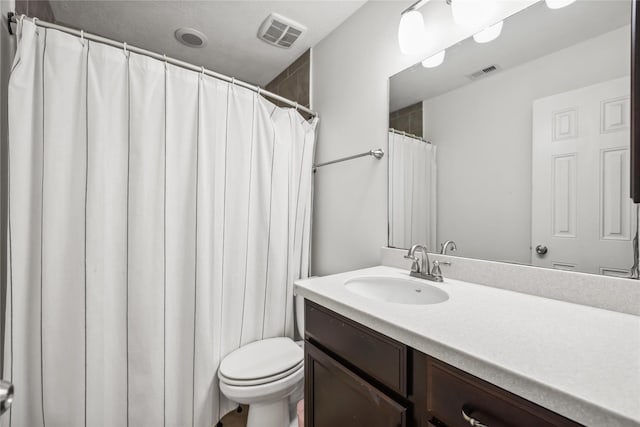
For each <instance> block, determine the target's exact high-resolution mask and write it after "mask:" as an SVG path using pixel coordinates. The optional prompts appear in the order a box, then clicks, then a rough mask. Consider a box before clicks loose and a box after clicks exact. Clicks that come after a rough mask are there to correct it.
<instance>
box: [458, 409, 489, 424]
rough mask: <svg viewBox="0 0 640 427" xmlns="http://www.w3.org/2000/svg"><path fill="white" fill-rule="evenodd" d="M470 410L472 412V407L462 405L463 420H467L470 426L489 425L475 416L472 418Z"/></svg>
mask: <svg viewBox="0 0 640 427" xmlns="http://www.w3.org/2000/svg"><path fill="white" fill-rule="evenodd" d="M472 412H473V408H472V407H471V406H469V405H462V418H464V420H465V421H466V422H468V423H469V425H470V426H473V427H489V426H487V425H486V424H482V423H481V422H480V421H478V420H476V419H475V418H473V417H472V416H471V413H472Z"/></svg>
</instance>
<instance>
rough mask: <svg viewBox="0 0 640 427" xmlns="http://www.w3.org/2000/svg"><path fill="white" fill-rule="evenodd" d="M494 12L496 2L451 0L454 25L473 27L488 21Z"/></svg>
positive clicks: (492, 0) (490, 0) (486, 0)
mask: <svg viewBox="0 0 640 427" xmlns="http://www.w3.org/2000/svg"><path fill="white" fill-rule="evenodd" d="M495 11H496V0H451V13H452V14H453V20H454V21H455V23H456V24H458V25H461V26H463V27H473V26H476V25H480V24H482V23H484V22H487V21H489V20H490V19H491V18H492V16H493V15H494V13H495Z"/></svg>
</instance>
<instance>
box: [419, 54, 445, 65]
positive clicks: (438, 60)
mask: <svg viewBox="0 0 640 427" xmlns="http://www.w3.org/2000/svg"><path fill="white" fill-rule="evenodd" d="M445 53H446V50H441V51H440V52H438V53H436V54H435V55H433V56H430V57H428V58H427V59H425V60H424V61H422V66H423V67H424V68H435V67H437V66H438V65H440V64H442V63H443V62H444V54H445Z"/></svg>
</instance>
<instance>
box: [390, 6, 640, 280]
mask: <svg viewBox="0 0 640 427" xmlns="http://www.w3.org/2000/svg"><path fill="white" fill-rule="evenodd" d="M631 6H632V5H631V1H628V0H604V1H596V0H578V1H577V2H575V3H573V4H571V5H570V6H567V7H565V8H562V9H549V8H548V7H547V5H546V4H545V2H538V3H535V4H533V5H532V6H530V7H529V8H527V9H525V10H523V11H521V12H519V13H517V14H515V15H513V16H511V17H509V18H508V19H506V20H505V21H504V25H503V28H502V33H501V35H500V36H499V37H498V38H497V39H495V40H493V41H491V42H488V43H478V42H477V41H475V40H474V38H469V39H467V40H464V41H462V42H460V43H458V44H456V45H454V46H450V47H449V48H448V49H447V50H446V55H445V58H444V61H443V62H442V63H441V64H440V65H439V66H436V67H432V68H427V67H425V66H423V65H422V64H420V63H418V64H416V65H414V66H412V67H410V68H408V69H406V70H404V71H402V72H400V73H399V74H397V75H395V76H393V77H392V78H391V80H390V100H389V102H390V108H389V111H390V116H389V127H390V129H389V157H388V158H389V199H388V200H389V206H388V208H389V246H390V247H395V248H408V247H409V246H410V245H411V244H413V243H427V245H428V247H429V249H430V250H431V251H432V252H439V251H441V249H442V246H441V245H442V244H443V243H444V242H446V241H449V240H451V241H454V242H455V247H456V249H457V250H456V251H455V252H448V254H450V255H457V256H462V257H468V258H478V259H484V260H492V261H502V262H512V263H521V264H529V265H534V266H540V267H547V268H556V269H564V270H572V271H579V272H586V273H593V274H604V275H613V276H621V277H625V276H628V275H629V274H630V268H631V267H632V265H633V263H634V253H633V246H634V245H633V238H634V236H635V233H636V229H637V222H638V221H637V220H638V218H637V211H636V206H635V205H634V204H633V202H632V200H631V198H630V120H631V112H630V108H631V107H630V87H631V83H630V67H631V55H630V52H631V46H630V44H631V26H630V24H631V13H632V7H631ZM427 65H428V64H427ZM447 246H448V248H447V249H451V248H452V247H453V245H447Z"/></svg>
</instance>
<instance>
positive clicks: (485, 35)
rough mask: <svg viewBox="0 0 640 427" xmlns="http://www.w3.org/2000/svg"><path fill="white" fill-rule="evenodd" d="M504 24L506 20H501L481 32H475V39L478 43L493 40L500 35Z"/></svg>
mask: <svg viewBox="0 0 640 427" xmlns="http://www.w3.org/2000/svg"><path fill="white" fill-rule="evenodd" d="M503 24H504V21H500V22H498V23H497V24H495V25H492V26H490V27H488V28H485V29H484V30H482V31H480V32H479V33H476V34H474V35H473V39H474V40H475V41H476V42H478V43H489V42H490V41H493V40H495V39H497V38H498V37H499V36H500V33H501V32H502V25H503Z"/></svg>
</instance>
